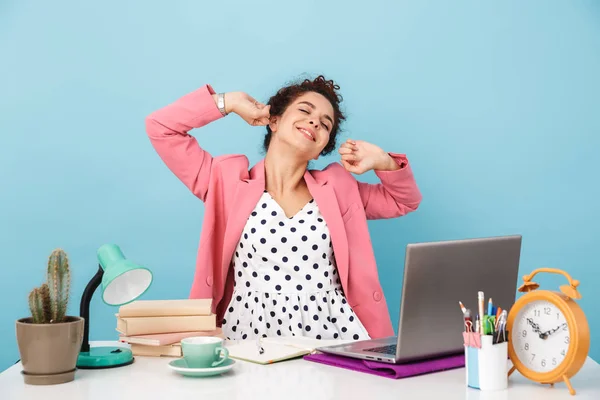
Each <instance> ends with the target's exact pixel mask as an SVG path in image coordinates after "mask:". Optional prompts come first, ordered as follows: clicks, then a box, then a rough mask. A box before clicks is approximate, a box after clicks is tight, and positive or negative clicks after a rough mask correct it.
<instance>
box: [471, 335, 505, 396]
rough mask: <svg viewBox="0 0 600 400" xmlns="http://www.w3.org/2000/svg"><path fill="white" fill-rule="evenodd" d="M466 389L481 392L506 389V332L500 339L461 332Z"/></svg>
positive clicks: (495, 336)
mask: <svg viewBox="0 0 600 400" xmlns="http://www.w3.org/2000/svg"><path fill="white" fill-rule="evenodd" d="M463 338H464V344H465V373H466V377H465V378H466V384H467V386H468V387H471V388H475V389H479V390H481V391H492V390H502V389H506V388H507V387H508V342H507V340H508V332H505V333H504V334H503V335H502V336H501V337H499V336H497V335H481V334H480V333H478V332H463Z"/></svg>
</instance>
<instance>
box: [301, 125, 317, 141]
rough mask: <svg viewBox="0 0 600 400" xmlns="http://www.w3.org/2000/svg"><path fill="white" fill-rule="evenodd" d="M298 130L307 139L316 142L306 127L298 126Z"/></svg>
mask: <svg viewBox="0 0 600 400" xmlns="http://www.w3.org/2000/svg"><path fill="white" fill-rule="evenodd" d="M298 130H299V131H300V132H301V133H302V134H303V135H304V136H305V137H306V138H307V139H309V140H312V141H313V142H316V140H315V137H314V135H313V134H312V133H311V132H310V131H309V130H307V129H304V128H298Z"/></svg>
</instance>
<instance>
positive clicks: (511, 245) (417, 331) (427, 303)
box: [317, 235, 522, 364]
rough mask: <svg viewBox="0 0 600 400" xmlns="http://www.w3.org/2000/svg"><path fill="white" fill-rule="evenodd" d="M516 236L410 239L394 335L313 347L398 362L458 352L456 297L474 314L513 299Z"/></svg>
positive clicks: (518, 241)
mask: <svg viewBox="0 0 600 400" xmlns="http://www.w3.org/2000/svg"><path fill="white" fill-rule="evenodd" d="M521 239H522V238H521V235H512V236H497V237H487V238H474V239H460V240H448V241H439V242H429V243H412V244H408V245H407V247H406V255H405V260H404V280H403V283H402V296H401V303H400V316H399V319H398V335H397V336H393V337H387V338H381V339H367V340H360V341H356V342H351V343H347V344H340V345H332V346H323V347H318V348H317V350H318V351H321V352H323V353H330V354H337V355H342V356H347V357H353V358H359V359H365V360H373V361H381V362H385V363H390V364H402V363H407V362H412V361H418V360H425V359H428V358H436V357H443V356H449V355H454V354H459V353H463V352H464V346H463V336H462V332H463V331H464V319H463V314H462V311H461V308H460V306H459V301H461V302H462V303H463V304H464V306H465V307H466V308H468V309H470V310H471V316H472V319H473V323H474V322H475V318H476V316H477V313H478V307H477V292H478V291H483V292H484V295H485V302H486V303H485V307H486V309H487V302H488V300H489V298H490V297H491V298H492V302H493V304H495V305H496V306H499V307H502V309H507V310H508V309H510V308H511V307H512V305H513V304H514V302H515V299H516V292H517V281H518V271H519V260H520V255H521Z"/></svg>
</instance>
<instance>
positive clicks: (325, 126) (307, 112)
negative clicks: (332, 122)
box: [299, 108, 329, 130]
mask: <svg viewBox="0 0 600 400" xmlns="http://www.w3.org/2000/svg"><path fill="white" fill-rule="evenodd" d="M299 110H300V111H302V112H303V113H306V114H310V111H307V110H304V109H302V108H299ZM321 125H322V126H323V128H325V129H327V130H329V127H328V126H327V125H326V124H324V123H322V122H321Z"/></svg>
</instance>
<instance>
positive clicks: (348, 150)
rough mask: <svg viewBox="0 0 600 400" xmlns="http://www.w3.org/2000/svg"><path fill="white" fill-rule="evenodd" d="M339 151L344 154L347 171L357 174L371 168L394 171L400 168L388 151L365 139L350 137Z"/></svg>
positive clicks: (343, 162) (343, 158)
mask: <svg viewBox="0 0 600 400" xmlns="http://www.w3.org/2000/svg"><path fill="white" fill-rule="evenodd" d="M338 152H339V153H340V154H341V156H342V157H341V158H342V165H343V166H344V168H346V171H349V172H352V173H355V174H359V175H360V174H364V173H365V172H367V171H369V170H371V169H373V170H377V171H392V170H396V169H399V168H400V166H399V165H398V163H396V161H394V159H393V158H392V157H390V155H389V154H388V153H387V152H385V151H383V150H382V149H381V148H380V147H377V146H375V145H374V144H372V143H369V142H365V141H363V140H351V139H348V140H347V141H346V142H344V143H343V144H342V145H341V146H340V148H339V150H338Z"/></svg>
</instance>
